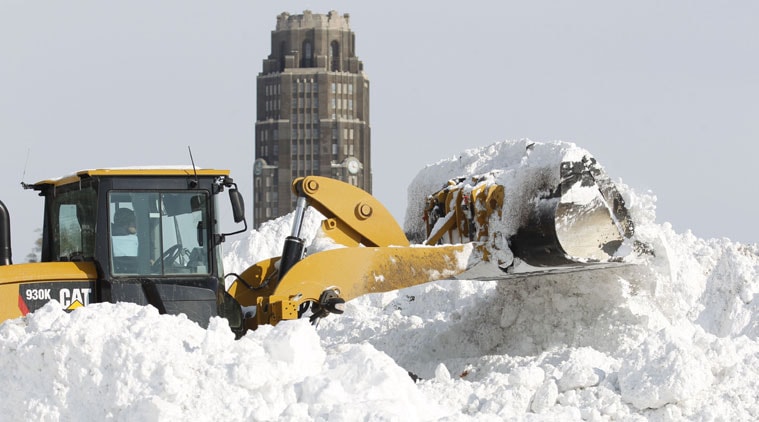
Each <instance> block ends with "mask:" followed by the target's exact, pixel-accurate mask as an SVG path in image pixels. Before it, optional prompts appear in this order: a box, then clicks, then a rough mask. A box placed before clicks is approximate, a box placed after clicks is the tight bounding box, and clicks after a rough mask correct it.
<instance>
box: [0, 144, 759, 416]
mask: <svg viewBox="0 0 759 422" xmlns="http://www.w3.org/2000/svg"><path fill="white" fill-rule="evenodd" d="M527 145H528V143H527V142H526V141H525V142H503V143H498V144H494V145H491V146H488V147H485V148H482V149H478V150H472V151H467V152H465V153H464V154H462V156H461V159H459V157H454V159H452V160H446V161H441V162H440V163H437V164H435V165H431V166H429V167H428V168H426V169H424V170H422V172H420V176H418V177H417V179H415V181H414V182H413V183H412V184H411V186H410V187H409V213H408V214H407V224H406V227H407V229H408V228H409V227H412V228H413V226H414V224H413V223H412V222H411V220H412V219H418V217H417V216H416V215H415V213H416V212H420V209H421V208H420V207H421V201H422V200H423V198H424V195H425V194H424V193H423V192H425V189H428V188H430V187H431V189H430V190H428V191H426V192H427V193H431V192H432V191H434V190H437V189H439V188H440V187H441V186H442V184H443V183H444V182H445V181H446V180H447V178H449V177H455V176H457V175H465V174H472V173H481V174H483V173H487V172H490V171H495V170H499V169H506V170H504V171H503V172H501V173H499V174H498V175H497V176H496V177H499V178H500V180H501V181H508V182H509V183H512V185H513V183H516V184H521V186H524V185H525V184H529V185H530V187H529V189H523V188H522V189H521V191H520V193H519V194H520V195H527V193H524V192H529V191H531V192H537V191H539V190H540V189H541V186H544V185H542V184H541V182H540V180H539V179H540V178H541V177H543V178H552V177H555V176H554V174H552V173H551V171H550V170H548V169H550V167H551V165H552V164H558V162H560V160H561V159H563V158H566V157H569V156H581V155H582V154H584V151H582V150H581V149H579V148H577V147H576V146H574V145H573V144H568V143H558V142H557V143H550V144H541V143H535V144H534V145H532V146H531V147H530V153H529V154H525V151H526V146H527ZM451 173H458V174H454V175H451ZM543 181H545V179H543ZM617 187H618V188H619V189H620V191H621V193H622V195H623V196H624V198H625V201H626V204H627V206H628V208H629V210H630V212H631V215H632V217H633V220H634V222H635V225H636V227H635V230H636V239H637V240H639V241H641V242H643V243H646V244H648V245H650V246H651V248H652V249H653V251H654V255H649V256H643V257H641V258H639V259H638V261H637V265H634V266H628V267H624V268H617V269H605V270H597V271H591V272H584V273H572V274H563V275H551V276H545V277H535V278H530V279H525V280H511V281H501V282H496V281H476V282H475V281H459V280H447V281H440V282H435V283H429V284H425V285H421V286H415V287H411V288H407V289H403V290H400V291H395V292H391V293H384V294H373V295H367V296H364V297H360V298H358V299H355V300H352V301H350V302H348V303H347V306H346V312H345V314H343V315H340V316H330V317H328V318H326V319H324V320H323V321H321V323H320V324H319V326H318V327H317V328H314V327H312V326H310V325H308V323H307V322H306V321H305V320H299V321H292V322H286V323H281V324H279V325H277V326H275V327H268V326H266V327H261V328H259V329H258V330H256V331H254V332H249V333H248V334H247V335H246V336H245V337H243V338H242V339H240V340H237V341H236V340H234V336H233V334H232V333H231V332H230V331H229V329H228V327H227V326H226V322H225V321H224V320H222V319H218V318H217V319H214V320H213V321H212V322H211V324H210V327H209V328H208V329H205V330H204V329H202V328H200V327H199V326H197V325H196V324H194V323H192V322H190V321H189V320H187V319H186V318H185V317H184V316H169V315H159V314H158V312H157V311H156V310H155V309H153V308H150V307H139V306H136V305H132V304H123V303H120V304H95V305H90V306H87V307H85V308H81V309H78V310H76V311H74V312H71V313H66V312H64V311H62V310H60V309H59V306H58V305H57V304H56V303H51V304H49V305H47V306H45V307H44V308H43V309H41V310H39V311H37V312H35V313H34V314H31V315H29V316H27V317H25V318H20V319H16V320H11V321H7V322H5V323H3V324H2V325H0V372H1V373H3V374H4V380H5V381H3V382H2V383H3V385H4V388H3V395H2V399H0V414H2V415H3V419H4V420H47V421H55V420H64V421H65V420H98V421H100V420H187V419H190V418H192V419H193V420H227V421H248V420H330V421H333V420H334V421H355V420H395V421H414V420H430V421H432V420H435V421H436V420H446V421H467V420H478V421H479V420H486V421H487V420H492V421H501V420H554V421H556V420H580V419H585V420H725V421H732V420H756V419H757V418H759V400H758V399H759V341H758V337H759V312H758V311H759V298H758V297H757V293H759V245H757V244H753V245H744V244H738V243H735V242H731V241H730V240H728V239H708V240H707V239H699V238H696V237H695V236H693V235H692V234H691V233H690V232H686V233H675V232H674V231H673V230H672V228H671V226H670V225H669V224H667V223H664V224H658V223H656V222H655V202H656V198H655V197H654V196H653V195H652V194H650V193H638V192H634V191H633V190H631V189H630V188H628V187H627V186H626V185H624V184H623V183H621V182H617ZM509 189H512V188H511V187H508V186H507V191H506V198H509ZM523 199H525V198H518V200H523ZM514 208H516V207H514ZM505 211H506V213H505V214H504V216H505V218H509V217H510V216H511V217H513V216H518V215H519V213H521V212H523V211H522V210H514V209H511V208H510V207H509V206H508V205H506V209H505ZM320 218H321V217H320V216H319V215H318V214H317V213H312V212H309V213H308V214H307V216H306V218H305V223H304V233H306V234H307V237H308V239H307V241H308V242H310V243H312V244H313V245H315V246H312V248H311V251H312V252H313V251H314V250H318V249H320V248H321V246H319V245H320V243H324V240H323V239H321V237H320V236H318V235H317V231H318V230H317V229H318V226H319V220H320ZM511 228H512V226H509V223H508V222H507V223H504V227H503V230H504V233H509V232H508V230H510V229H511ZM289 234H290V227H289V219H288V218H287V217H284V218H281V219H279V220H276V221H273V222H271V223H269V224H265V225H264V226H263V227H262V228H261V230H259V231H252V232H251V233H250V234H249V235H248V236H247V237H240V238H238V239H237V240H235V241H233V242H231V244H230V245H229V246H230V248H229V251H228V254H227V256H226V257H225V266H226V269H227V271H228V272H229V271H232V272H241V271H242V270H243V269H244V268H245V267H246V266H248V265H250V264H252V263H254V262H255V261H257V260H261V259H265V258H268V257H271V256H275V255H279V253H280V249H281V246H282V244H281V242H282V240H283V239H284V238H285V237H286V236H287V235H289ZM345 265H349V263H345ZM336 270H339V268H338V269H336ZM409 371H410V372H412V373H413V374H415V375H416V376H418V377H420V378H421V379H420V380H418V381H416V382H415V381H414V380H412V378H411V377H410V376H409V375H408V373H407V372H409Z"/></svg>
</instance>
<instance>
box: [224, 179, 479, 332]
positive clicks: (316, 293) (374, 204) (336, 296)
mask: <svg viewBox="0 0 759 422" xmlns="http://www.w3.org/2000/svg"><path fill="white" fill-rule="evenodd" d="M293 192H295V193H297V194H298V206H297V207H296V211H295V217H294V224H293V233H292V235H291V236H288V238H287V239H286V240H285V246H284V250H283V254H282V257H281V258H279V257H278V258H270V259H267V260H264V261H261V262H259V263H257V264H255V265H253V266H252V267H250V268H248V269H247V270H245V271H244V272H243V273H241V274H240V276H239V279H238V280H237V281H235V282H234V283H233V284H232V285H231V286H230V288H229V293H230V294H231V295H232V296H233V297H234V298H235V299H236V300H237V301H238V302H239V303H240V305H241V306H243V309H250V308H251V307H254V308H255V314H254V315H249V318H248V319H247V323H246V325H247V326H248V328H251V329H254V328H256V327H257V326H258V325H261V324H276V323H278V322H279V321H281V320H283V319H295V318H298V317H299V316H300V315H299V314H302V311H303V309H302V308H301V307H302V306H303V305H304V304H305V303H313V304H316V309H314V312H319V311H323V310H324V307H325V306H327V307H329V306H331V304H335V303H341V302H344V301H347V300H350V299H353V298H355V297H358V296H361V295H364V294H367V293H379V292H387V291H392V290H397V289H401V288H404V287H410V286H414V285H417V284H422V283H426V282H429V281H433V280H438V279H442V278H451V277H453V276H455V275H457V274H460V273H461V272H463V271H465V270H466V269H467V266H468V263H469V258H470V255H471V254H472V253H473V252H474V248H473V246H472V245H446V246H415V247H412V246H411V245H410V244H409V241H408V239H407V238H406V236H405V234H404V233H403V230H402V229H401V227H400V226H399V225H398V223H397V222H396V221H395V219H394V218H393V217H392V215H391V214H390V212H389V211H388V210H387V209H386V208H385V207H384V205H382V204H381V203H380V202H379V201H378V200H377V199H376V198H374V197H372V196H371V195H370V194H368V193H367V192H365V191H363V190H361V189H359V188H357V187H354V186H351V185H349V184H346V183H343V182H340V181H337V180H334V179H330V178H326V177H319V176H308V177H305V178H299V179H296V180H295V181H294V182H293ZM306 204H307V205H306ZM306 206H311V207H313V208H314V209H316V210H317V211H319V212H320V213H321V214H322V215H323V216H324V217H325V219H324V221H323V222H322V227H321V228H322V230H323V232H324V234H325V235H327V236H329V237H330V238H332V239H333V240H334V241H335V243H336V244H338V245H340V246H342V247H340V246H338V247H336V248H335V249H330V250H326V251H321V252H318V253H315V254H313V255H309V256H306V257H303V255H302V251H303V250H302V249H301V248H300V245H302V242H303V240H302V239H300V238H299V232H300V224H301V222H302V218H303V214H304V213H305V208H306ZM299 244H300V245H299ZM283 268H284V269H285V271H284V272H283V271H282V269H283ZM325 292H326V294H325ZM325 296H326V297H325ZM325 300H328V301H330V302H325ZM334 310H336V311H338V312H339V307H337V308H336V309H334Z"/></svg>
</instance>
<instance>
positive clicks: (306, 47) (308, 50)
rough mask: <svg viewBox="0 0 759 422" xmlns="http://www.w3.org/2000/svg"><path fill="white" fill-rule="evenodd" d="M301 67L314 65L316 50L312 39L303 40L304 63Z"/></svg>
mask: <svg viewBox="0 0 759 422" xmlns="http://www.w3.org/2000/svg"><path fill="white" fill-rule="evenodd" d="M301 67H314V50H313V46H312V45H311V40H305V41H303V63H302V64H301Z"/></svg>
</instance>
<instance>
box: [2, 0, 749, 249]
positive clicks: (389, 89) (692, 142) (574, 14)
mask: <svg viewBox="0 0 759 422" xmlns="http://www.w3.org/2000/svg"><path fill="white" fill-rule="evenodd" d="M305 9H309V10H312V11H313V12H314V13H326V12H328V11H329V10H337V11H338V12H339V13H350V15H351V27H352V29H353V30H354V31H355V33H356V43H357V54H358V56H359V58H360V59H361V60H362V61H363V62H364V66H365V69H366V71H367V74H368V76H369V78H370V80H371V83H372V94H371V126H372V131H373V133H372V142H373V150H372V152H373V168H374V193H375V196H377V197H378V198H379V199H380V200H381V201H382V202H383V203H385V204H386V205H387V206H388V208H389V209H390V210H391V212H392V213H393V214H394V215H395V216H396V218H398V219H402V218H403V217H404V214H405V206H406V187H407V185H408V183H409V182H410V181H411V179H412V178H413V177H414V176H415V175H416V173H417V171H418V170H419V169H421V168H422V167H423V166H424V165H425V164H429V163H433V162H436V161H438V160H440V159H442V158H447V157H450V156H453V155H455V154H457V153H459V152H461V151H463V150H464V149H467V148H472V147H477V146H482V145H487V144H490V143H492V142H495V141H498V140H504V139H521V138H530V139H532V140H535V141H552V140H564V141H572V142H575V143H577V144H578V145H580V146H582V147H584V148H586V149H588V150H589V151H590V152H591V153H593V154H594V155H595V156H596V157H597V158H598V159H599V161H600V162H601V163H602V164H603V165H604V166H605V167H606V169H607V172H608V173H609V175H610V176H611V177H612V178H614V179H620V178H621V179H622V180H623V181H624V182H625V183H627V184H629V185H631V186H632V187H634V188H635V189H636V190H638V191H646V190H649V189H650V190H651V191H653V192H654V193H655V194H656V195H657V197H658V208H657V215H658V220H659V221H660V222H665V221H667V222H671V223H672V224H673V226H674V227H675V229H676V230H677V231H679V232H683V231H685V230H687V229H691V230H692V231H693V232H694V233H695V234H696V235H697V236H699V237H704V238H709V237H723V236H724V237H729V238H731V239H733V240H737V241H741V242H747V243H754V242H758V241H759V228H758V227H757V224H756V221H755V215H756V209H757V205H758V202H759V201H758V200H757V199H756V194H757V189H756V187H755V186H754V180H755V172H754V171H753V170H754V168H755V167H756V164H755V163H756V161H757V159H756V157H757V156H759V118H758V116H759V25H756V19H757V17H759V3H757V2H754V1H732V2H713V1H691V2H661V1H652V0H644V1H637V2H624V3H622V2H608V1H576V2H553V1H530V2H517V1H501V2H492V1H482V0H473V1H468V2H456V3H453V2H433V1H422V2H408V1H407V2H398V1H394V0H388V1H385V2H382V3H377V2H356V1H331V2H326V1H276V2H274V1H272V2H261V1H227V2H208V1H200V0H182V1H179V0H174V1H145V0H138V1H130V2H102V1H96V0H90V1H81V0H79V1H77V0H74V1H66V2H59V1H52V0H40V1H34V2H30V1H22V0H0V139H2V145H3V153H2V154H0V157H1V158H0V160H2V161H1V164H2V165H0V172H2V173H1V174H2V176H3V177H2V180H3V182H2V184H1V185H0V199H2V200H3V201H4V202H5V204H6V205H7V206H8V208H9V209H10V212H11V218H12V227H13V231H12V235H13V249H14V261H16V262H21V261H22V260H23V258H24V257H25V255H26V254H27V253H28V252H29V250H30V249H31V245H32V242H33V240H34V238H35V236H36V234H35V232H34V231H35V229H37V228H40V227H41V215H42V203H41V201H40V200H39V198H38V197H37V196H36V195H35V194H34V192H31V191H23V190H22V189H21V188H20V184H19V183H20V182H21V180H22V175H23V178H24V181H26V182H36V181H38V180H40V179H44V178H48V177H55V176H60V175H63V174H67V173H70V172H73V171H75V170H79V169H82V168H92V167H103V166H133V165H139V164H149V165H156V164H186V163H189V158H188V155H187V146H188V145H189V146H191V147H192V149H193V154H194V156H195V160H196V163H197V164H198V165H200V166H203V167H217V168H229V169H231V170H232V172H233V174H234V175H236V180H237V181H238V183H239V184H240V185H241V187H243V192H245V193H246V194H247V195H248V196H247V197H248V198H250V195H251V191H252V189H251V184H252V183H251V178H252V176H251V173H252V161H253V139H254V137H253V127H254V126H253V125H254V121H255V95H256V92H255V78H256V75H257V74H258V72H260V71H261V61H262V59H263V58H264V57H266V56H267V55H268V54H269V49H270V38H269V36H270V31H271V30H272V29H274V26H275V23H276V16H277V15H278V14H279V13H281V12H283V11H287V12H289V13H291V14H296V13H300V12H302V11H303V10H305ZM27 155H28V157H29V158H28V163H27ZM24 172H25V173H24ZM249 202H250V200H249ZM250 208H251V207H250V204H249V206H248V209H250Z"/></svg>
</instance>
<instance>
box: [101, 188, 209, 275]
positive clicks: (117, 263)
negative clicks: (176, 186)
mask: <svg viewBox="0 0 759 422" xmlns="http://www.w3.org/2000/svg"><path fill="white" fill-rule="evenodd" d="M108 203H109V209H108V213H109V217H110V220H109V221H110V223H111V227H110V233H109V238H110V240H111V271H112V273H113V274H114V275H117V276H118V275H124V276H130V275H131V276H133V275H181V274H208V273H209V270H210V269H209V266H208V230H207V227H208V223H207V221H206V219H207V215H208V201H207V195H205V194H204V193H199V192H197V191H194V192H129V191H112V192H110V193H109V199H108Z"/></svg>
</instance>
